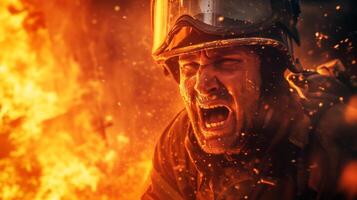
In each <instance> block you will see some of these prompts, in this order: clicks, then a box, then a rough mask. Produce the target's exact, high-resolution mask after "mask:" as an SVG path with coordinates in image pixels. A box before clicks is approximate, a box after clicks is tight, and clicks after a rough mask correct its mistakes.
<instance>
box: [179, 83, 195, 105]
mask: <svg viewBox="0 0 357 200" xmlns="http://www.w3.org/2000/svg"><path fill="white" fill-rule="evenodd" d="M179 87H180V94H181V97H182V99H183V100H184V101H185V103H186V104H191V102H192V98H193V91H194V82H193V80H192V79H181V80H180V85H179Z"/></svg>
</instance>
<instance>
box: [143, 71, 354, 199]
mask: <svg viewBox="0 0 357 200" xmlns="http://www.w3.org/2000/svg"><path fill="white" fill-rule="evenodd" d="M304 76H309V77H310V76H311V74H309V75H307V74H304ZM290 78H291V80H292V81H293V82H294V84H295V86H296V88H295V89H298V88H300V87H301V86H299V81H301V80H303V79H301V78H300V79H299V78H297V77H290ZM294 78H297V79H296V80H293V79H294ZM315 78H317V79H319V78H321V77H320V76H319V75H318V76H316V77H315ZM306 79H307V78H306V77H304V80H306ZM312 80H314V79H312ZM317 82H318V83H319V84H320V83H321V80H318V81H317ZM309 84H311V85H313V84H315V83H314V82H313V81H311V83H309ZM323 84H326V82H324V83H323ZM320 86H321V85H319V87H320ZM314 87H315V86H314ZM316 87H317V86H316ZM311 88H313V87H312V86H311V87H310V90H309V91H308V92H307V91H303V92H304V94H305V95H311V94H313V93H314V90H311ZM333 90H336V88H334V89H333ZM337 90H338V91H339V92H340V89H337ZM324 91H325V94H328V91H326V90H325V89H324ZM339 92H335V93H334V94H335V95H334V96H328V97H329V98H327V97H325V96H323V97H322V96H319V98H311V97H310V96H305V98H307V99H309V98H310V100H309V101H306V99H305V100H301V96H300V97H298V96H297V95H298V93H299V92H293V93H291V94H288V95H286V96H285V97H283V98H285V99H287V101H284V102H285V104H283V105H279V102H278V103H276V105H278V107H279V108H278V109H275V111H274V109H272V110H273V111H272V113H270V114H269V111H267V112H266V113H265V114H264V116H265V118H266V117H267V116H273V117H270V118H274V119H275V121H274V120H273V122H272V123H268V125H267V124H263V125H262V126H260V127H259V128H258V129H257V130H254V131H255V132H257V133H258V134H260V135H264V134H267V133H268V134H271V133H274V134H273V135H274V137H271V138H269V139H270V144H271V146H273V148H270V149H269V150H267V151H266V152H259V151H255V152H252V153H251V154H248V155H245V154H243V155H241V154H240V155H212V154H207V153H205V152H203V151H202V150H201V148H200V147H199V145H198V144H197V141H196V138H195V136H194V134H193V130H192V127H191V123H190V121H189V119H188V116H187V113H186V111H182V112H181V113H179V114H178V115H177V116H176V117H175V119H174V120H173V121H172V122H171V123H170V125H169V126H168V127H167V128H166V130H165V131H164V133H163V134H162V135H161V137H160V139H159V141H158V143H157V145H156V149H155V154H154V159H153V169H152V176H151V182H150V185H149V186H148V188H147V190H146V191H145V193H144V194H143V196H142V199H143V200H150V199H151V200H170V199H174V200H181V199H202V200H203V199H204V200H211V199H212V200H213V199H217V200H219V199H226V200H230V199H262V200H264V199H267V200H270V199H284V200H289V199H304V200H305V199H306V200H308V199H341V198H342V197H343V196H341V195H340V194H339V193H338V190H337V188H338V186H337V184H338V177H339V175H340V172H341V169H342V166H343V165H344V164H345V163H346V162H348V161H350V160H353V159H355V158H356V157H355V155H356V143H357V141H356V136H355V135H354V132H355V131H356V126H355V124H354V125H348V124H347V123H346V122H345V120H344V113H345V109H346V105H345V104H343V103H342V101H341V98H342V97H341V96H340V94H339ZM300 93H301V91H300ZM336 94H337V95H336ZM300 95H301V94H300ZM341 95H342V93H341ZM331 98H333V99H331ZM297 99H298V100H297ZM305 104H306V105H305ZM327 104H328V106H325V105H327ZM292 105H293V106H292ZM299 106H300V107H299ZM272 107H274V106H272ZM298 107H299V108H301V111H302V112H299V111H297V110H299V109H297V108H298ZM317 108H319V109H320V110H319V111H317ZM262 121H265V122H266V121H267V120H266V119H264V120H262ZM270 124H273V125H270ZM341 128H343V129H341ZM346 138H347V139H346ZM258 150H259V149H258ZM251 155H253V156H251ZM255 155H256V156H255Z"/></svg>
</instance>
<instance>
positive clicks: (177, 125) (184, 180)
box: [145, 111, 196, 199]
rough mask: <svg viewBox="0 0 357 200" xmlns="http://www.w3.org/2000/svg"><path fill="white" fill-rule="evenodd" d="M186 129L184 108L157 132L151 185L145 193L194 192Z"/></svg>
mask: <svg viewBox="0 0 357 200" xmlns="http://www.w3.org/2000/svg"><path fill="white" fill-rule="evenodd" d="M189 130H190V121H189V119H188V116H187V112H186V111H181V112H180V113H179V114H178V115H177V116H176V117H175V118H174V119H173V120H172V121H171V123H170V124H169V125H168V126H167V128H166V129H165V130H164V132H163V133H162V135H161V136H160V138H159V140H158V142H157V144H156V147H155V153H154V158H153V169H152V175H151V186H150V188H149V190H148V191H147V192H146V194H145V195H146V196H149V195H151V196H156V197H157V198H155V199H185V198H186V197H187V198H188V197H189V198H191V197H193V196H194V184H195V182H194V180H195V176H196V174H195V173H196V171H195V169H194V167H193V165H192V162H191V160H190V158H189V156H188V153H187V150H186V148H185V139H186V137H187V135H188V132H189Z"/></svg>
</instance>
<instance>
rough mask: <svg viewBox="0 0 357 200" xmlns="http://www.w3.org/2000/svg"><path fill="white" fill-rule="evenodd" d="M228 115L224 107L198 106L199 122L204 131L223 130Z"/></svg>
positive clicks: (228, 110)
mask: <svg viewBox="0 0 357 200" xmlns="http://www.w3.org/2000/svg"><path fill="white" fill-rule="evenodd" d="M230 113H231V110H230V109H229V108H228V107H227V106H225V105H214V106H200V114H201V121H202V122H203V125H204V127H205V128H206V129H220V128H223V127H224V126H225V125H226V124H227V122H228V121H229V120H228V119H229V116H230Z"/></svg>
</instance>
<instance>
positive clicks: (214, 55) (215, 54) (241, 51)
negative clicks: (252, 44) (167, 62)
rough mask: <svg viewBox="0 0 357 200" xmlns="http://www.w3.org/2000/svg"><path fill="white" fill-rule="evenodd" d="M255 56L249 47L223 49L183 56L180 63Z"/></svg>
mask: <svg viewBox="0 0 357 200" xmlns="http://www.w3.org/2000/svg"><path fill="white" fill-rule="evenodd" d="M249 55H250V56H252V55H255V53H254V51H253V50H251V49H249V48H247V47H239V48H222V49H210V50H202V51H199V52H195V53H191V54H185V55H181V56H180V57H179V61H180V62H188V61H191V62H194V61H200V60H202V58H203V57H204V58H205V59H207V60H216V59H221V58H238V57H239V58H241V57H244V56H249Z"/></svg>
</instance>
